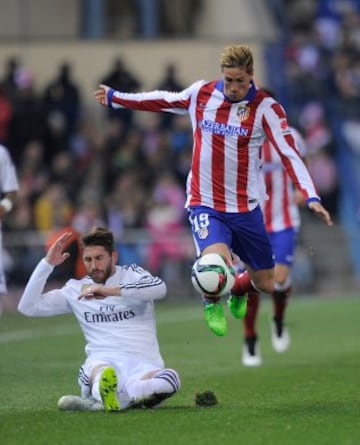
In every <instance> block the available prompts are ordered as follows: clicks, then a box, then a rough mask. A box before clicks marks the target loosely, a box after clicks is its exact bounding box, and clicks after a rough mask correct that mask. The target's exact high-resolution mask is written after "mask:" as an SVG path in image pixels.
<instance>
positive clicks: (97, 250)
mask: <svg viewBox="0 0 360 445" xmlns="http://www.w3.org/2000/svg"><path fill="white" fill-rule="evenodd" d="M83 261H84V264H85V269H86V272H87V274H88V275H89V277H91V278H92V279H93V280H94V281H95V283H98V284H104V283H105V282H106V280H107V279H108V278H109V277H110V275H112V274H113V273H114V271H115V264H116V261H117V253H116V252H113V253H112V254H110V253H109V252H108V251H107V250H105V249H104V247H103V246H88V247H85V248H84V250H83Z"/></svg>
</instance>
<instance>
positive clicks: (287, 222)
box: [242, 93, 306, 367]
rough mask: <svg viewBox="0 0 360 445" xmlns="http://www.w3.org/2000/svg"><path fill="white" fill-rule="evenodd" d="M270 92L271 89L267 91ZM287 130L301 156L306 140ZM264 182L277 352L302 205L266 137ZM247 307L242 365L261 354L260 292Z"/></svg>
mask: <svg viewBox="0 0 360 445" xmlns="http://www.w3.org/2000/svg"><path fill="white" fill-rule="evenodd" d="M270 94H271V93H270ZM291 133H292V135H293V137H294V140H295V142H296V146H297V147H298V149H299V153H300V155H301V156H302V158H303V159H304V158H305V157H306V144H305V141H304V139H303V137H302V136H301V135H300V133H299V132H298V131H297V130H296V129H295V128H293V127H291ZM262 160H263V167H262V170H263V173H264V182H265V188H266V192H267V199H266V200H265V201H264V203H263V213H264V218H265V225H266V230H267V232H268V234H269V236H270V241H271V245H272V248H273V252H274V257H275V286H274V290H273V292H272V293H271V298H272V302H273V317H272V320H271V342H272V346H273V349H274V350H275V351H277V352H285V351H286V350H287V349H288V348H289V346H290V335H289V331H288V328H287V327H286V325H285V322H284V317H285V310H286V307H287V302H288V299H289V297H290V295H291V291H292V281H291V268H292V265H293V262H294V253H295V247H296V237H297V233H298V231H299V228H300V212H299V205H304V204H305V203H304V200H303V196H302V194H301V193H300V192H299V191H298V190H297V189H295V188H294V186H293V184H292V182H291V179H290V177H289V175H288V174H287V173H286V171H285V170H284V168H283V165H282V162H281V158H280V156H279V154H278V153H277V151H276V149H275V148H274V146H273V145H272V144H271V143H270V141H269V140H266V141H265V142H264V144H263V147H262ZM248 297H249V298H248V308H247V313H246V315H245V318H244V320H243V323H244V328H245V339H244V345H243V353H242V363H243V365H244V366H250V367H253V366H260V365H261V364H262V357H261V352H260V345H259V337H258V335H257V330H256V320H257V315H258V311H259V305H260V293H259V292H257V291H256V290H252V291H250V292H249V294H248Z"/></svg>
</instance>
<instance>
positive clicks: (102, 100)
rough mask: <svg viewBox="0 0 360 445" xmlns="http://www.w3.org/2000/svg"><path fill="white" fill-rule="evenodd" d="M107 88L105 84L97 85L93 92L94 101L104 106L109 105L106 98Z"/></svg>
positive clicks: (108, 88)
mask: <svg viewBox="0 0 360 445" xmlns="http://www.w3.org/2000/svg"><path fill="white" fill-rule="evenodd" d="M109 90H110V87H108V86H107V85H99V88H98V89H97V90H96V91H95V92H94V96H95V99H96V101H97V102H98V103H99V104H100V105H103V106H104V107H107V106H108V105H109V104H108V100H107V93H108V91H109Z"/></svg>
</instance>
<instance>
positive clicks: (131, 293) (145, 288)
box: [120, 265, 167, 301]
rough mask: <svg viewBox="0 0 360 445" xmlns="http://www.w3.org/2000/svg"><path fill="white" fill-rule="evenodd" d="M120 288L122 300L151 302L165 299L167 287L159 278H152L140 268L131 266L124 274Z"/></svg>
mask: <svg viewBox="0 0 360 445" xmlns="http://www.w3.org/2000/svg"><path fill="white" fill-rule="evenodd" d="M120 287H121V296H122V297H123V298H129V299H135V300H141V301H152V300H160V299H162V298H165V296H166V292H167V287H166V284H165V283H164V281H163V280H162V279H161V278H159V277H154V276H153V275H151V274H150V272H148V271H146V270H145V269H143V268H142V267H139V266H136V265H133V267H132V268H131V269H129V270H128V272H127V273H126V274H125V276H124V278H123V280H122V283H120Z"/></svg>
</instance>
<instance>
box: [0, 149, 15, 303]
mask: <svg viewBox="0 0 360 445" xmlns="http://www.w3.org/2000/svg"><path fill="white" fill-rule="evenodd" d="M18 190H19V182H18V178H17V175H16V170H15V166H14V164H13V162H12V159H11V157H10V155H9V152H8V150H7V148H6V147H4V146H3V145H1V144H0V193H1V194H4V193H8V192H17V191H18ZM6 292H7V287H6V280H5V273H4V263H3V252H2V232H1V220H0V295H1V294H6Z"/></svg>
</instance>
